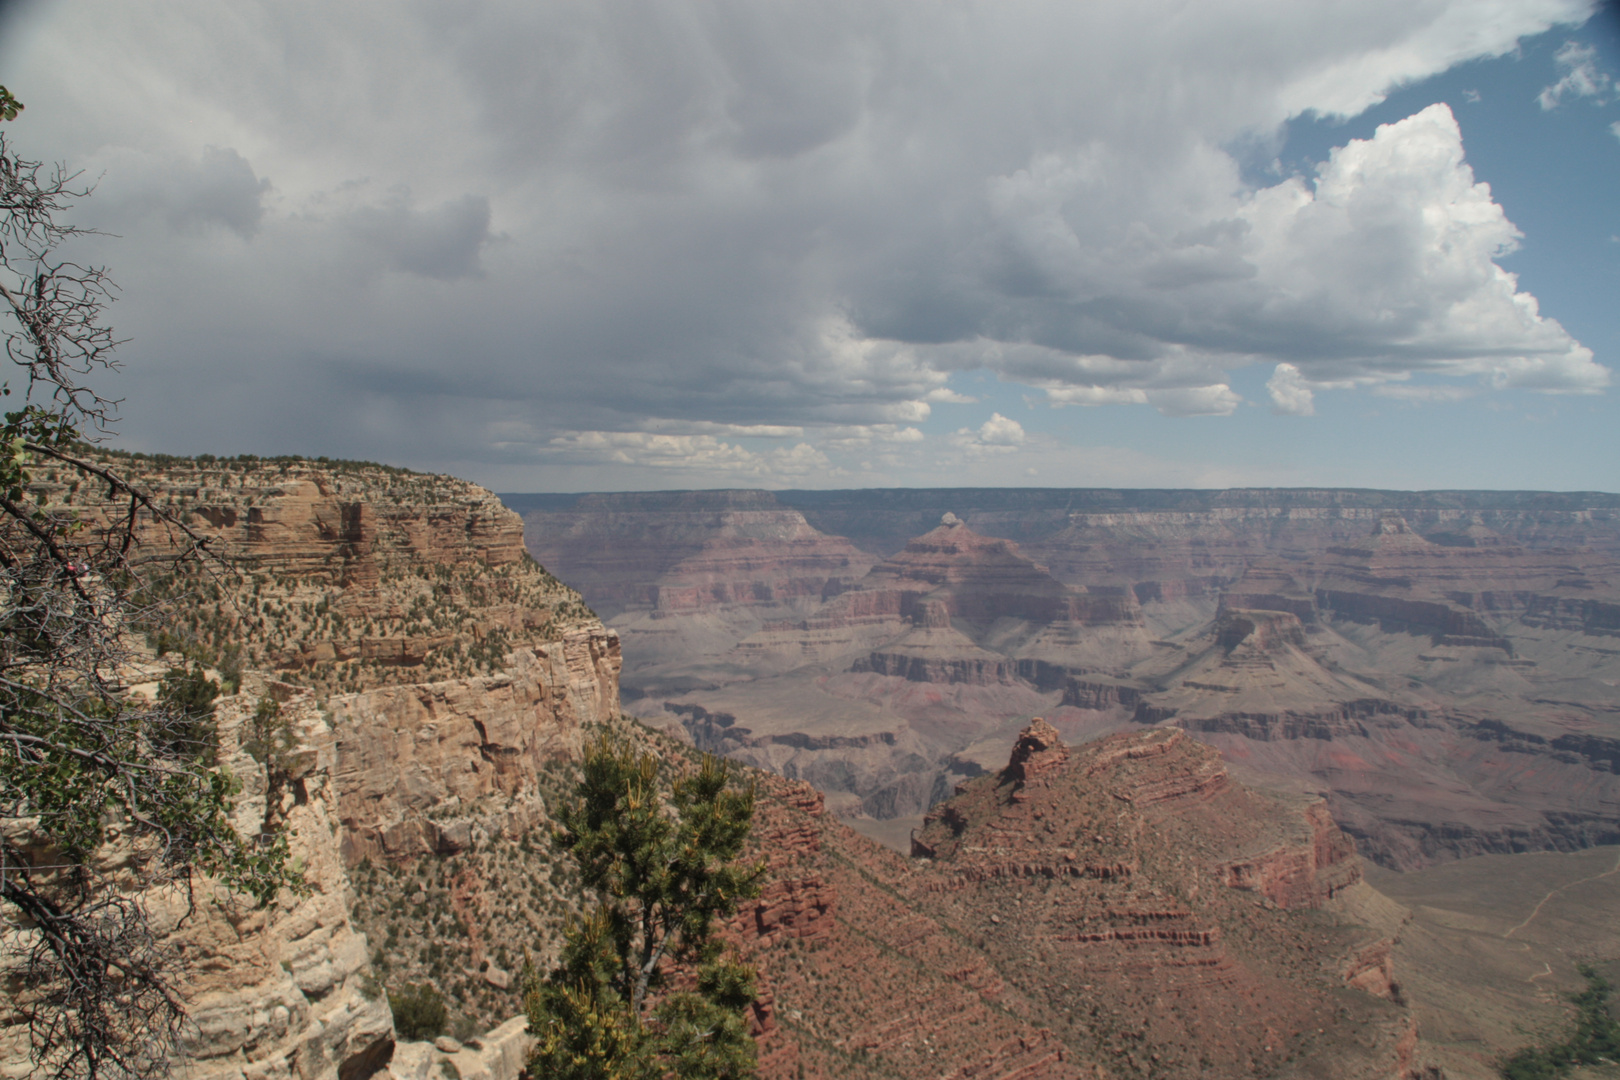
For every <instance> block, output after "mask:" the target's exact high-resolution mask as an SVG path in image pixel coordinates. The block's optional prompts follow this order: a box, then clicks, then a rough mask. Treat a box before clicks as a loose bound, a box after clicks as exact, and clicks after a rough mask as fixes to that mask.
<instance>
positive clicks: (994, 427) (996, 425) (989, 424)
mask: <svg viewBox="0 0 1620 1080" xmlns="http://www.w3.org/2000/svg"><path fill="white" fill-rule="evenodd" d="M979 441H980V442H982V443H987V444H990V445H993V446H1017V445H1018V444H1019V443H1021V442H1023V441H1024V425H1023V424H1020V423H1019V422H1018V421H1016V420H1011V419H1008V418H1007V417H1005V416H1002V415H1001V414H1000V413H991V414H990V419H988V420H986V421H985V422H984V423H983V424H981V425H979Z"/></svg>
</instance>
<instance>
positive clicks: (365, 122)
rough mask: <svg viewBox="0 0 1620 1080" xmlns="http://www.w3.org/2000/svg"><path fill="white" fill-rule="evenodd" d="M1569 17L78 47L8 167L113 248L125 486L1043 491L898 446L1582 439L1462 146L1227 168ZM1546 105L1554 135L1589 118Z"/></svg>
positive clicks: (824, 11) (46, 73) (721, 25)
mask: <svg viewBox="0 0 1620 1080" xmlns="http://www.w3.org/2000/svg"><path fill="white" fill-rule="evenodd" d="M1590 9H1591V4H1590V3H1589V2H1588V0H1523V2H1517V3H1510V2H1503V0H1418V2H1411V0H1376V2H1368V3H1363V4H1357V5H1336V6H1327V5H1300V4H1291V3H1287V2H1285V0H1227V2H1221V3H1213V2H1212V3H1207V4H1200V5H1193V6H1188V5H1184V4H1176V3H1171V2H1169V0H1162V2H1150V3H1141V4H1135V5H1129V6H1126V5H1074V4H1069V3H1057V2H1055V0H1053V2H1030V3H1013V4H1003V3H988V2H984V3H969V4H963V5H958V6H955V7H951V8H949V9H939V8H927V7H921V6H918V5H913V4H906V3H902V2H899V0H884V2H877V3H874V2H871V0H862V2H860V3H856V2H854V0H849V2H841V3H840V2H834V3H829V4H825V5H814V6H804V5H799V6H789V7H786V8H779V9H765V8H761V7H759V6H758V5H752V4H740V3H716V2H708V3H704V2H698V0H687V2H681V3H674V4H667V5H644V4H636V3H617V2H612V0H606V2H603V3H597V4H590V5H578V4H566V3H561V2H545V3H516V2H515V0H514V2H511V3H489V4H479V5H461V4H427V3H421V4H410V5H403V6H399V7H395V8H391V9H389V11H388V15H387V16H386V17H379V16H378V14H377V11H378V9H376V8H374V7H371V6H369V5H362V4H357V3H321V4H315V3H312V2H307V3H297V4H277V5H274V6H271V5H265V4H255V3H250V2H247V0H210V2H207V3H204V2H202V0H179V2H176V3H173V4H170V5H166V7H165V10H164V14H163V18H161V19H157V18H153V17H151V16H150V13H144V12H141V11H139V10H136V9H133V8H130V7H128V6H126V5H118V4H115V3H111V2H109V0H96V2H90V0H78V2H67V3H60V4H52V5H49V6H40V7H38V8H36V9H34V10H33V11H32V13H31V14H29V15H28V16H27V18H26V19H25V20H24V22H23V23H21V24H19V25H20V26H21V32H19V33H17V34H15V35H13V36H14V37H15V39H16V40H18V41H20V42H23V43H24V44H25V46H26V47H25V48H23V49H21V50H20V51H19V52H18V53H15V54H11V55H7V56H6V57H5V59H6V61H7V67H8V71H15V72H16V75H15V77H14V81H15V82H16V84H17V85H18V87H26V93H22V91H19V92H20V94H21V96H24V98H25V100H27V101H28V102H29V110H28V112H27V113H26V114H25V115H26V118H27V120H28V124H27V125H26V126H23V125H21V124H19V125H16V126H15V130H14V132H13V133H12V137H13V138H14V139H16V140H18V141H19V142H20V143H22V144H23V145H24V147H25V149H27V150H31V151H32V152H34V153H36V154H39V155H42V156H62V157H65V158H68V159H70V160H72V161H73V162H74V163H75V164H76V165H78V166H80V167H83V168H85V169H86V170H87V171H88V172H89V173H91V174H94V175H100V176H101V180H100V190H99V192H98V195H97V197H96V199H95V200H94V202H93V203H92V204H91V205H90V206H89V207H88V208H87V213H88V214H89V217H90V219H91V223H93V224H96V225H99V226H101V227H103V228H105V229H107V230H108V231H110V232H113V233H118V234H120V235H121V237H122V239H121V240H120V241H118V242H117V243H115V244H110V245H107V246H105V247H102V248H99V249H98V250H97V251H96V252H95V254H96V255H97V256H98V257H101V258H103V259H105V260H106V261H108V262H110V263H112V264H113V266H114V269H115V272H116V275H117V277H118V279H119V280H120V282H121V283H122V285H123V286H124V290H125V301H124V303H123V304H121V305H120V309H119V310H117V311H116V312H115V314H116V316H117V319H118V324H119V328H120V331H121V333H125V334H128V335H129V336H131V337H132V338H133V339H134V341H135V344H133V345H132V346H131V347H130V348H129V349H127V350H126V353H127V359H128V360H129V361H130V363H131V364H132V365H134V366H135V367H136V368H137V369H139V370H140V371H142V372H143V375H142V378H141V380H140V381H136V382H133V383H132V384H131V390H130V394H131V398H132V404H133V405H134V406H136V407H135V408H132V409H131V410H129V415H130V420H129V421H128V422H127V424H126V431H127V433H128V434H129V435H130V436H131V438H132V440H133V441H134V442H136V443H137V444H146V445H148V446H151V447H153V448H158V449H172V450H179V451H187V450H203V449H210V448H223V447H225V446H227V445H229V444H238V445H239V444H240V443H241V442H242V440H244V439H246V440H247V441H248V442H249V443H252V444H254V445H255V446H262V445H265V444H266V441H267V440H274V441H275V444H276V446H277V447H278V448H288V449H307V450H308V451H309V452H324V453H339V454H350V455H354V456H368V457H386V458H389V459H391V460H400V461H406V462H410V463H413V464H419V465H440V464H445V463H450V462H457V463H471V464H472V465H473V467H474V468H478V469H486V470H487V471H488V474H489V475H492V476H494V475H517V473H518V471H519V470H524V469H527V470H534V471H535V475H549V476H557V477H561V476H565V475H570V474H569V470H570V469H573V470H575V472H576V473H577V475H579V476H581V477H584V476H599V475H606V474H605V473H603V472H602V471H601V470H604V469H615V468H616V469H620V470H621V475H642V476H648V477H662V476H666V475H667V476H671V477H674V478H677V479H675V480H674V482H677V483H701V482H714V481H715V480H717V479H718V480H724V479H725V478H727V477H734V478H736V480H737V481H738V482H747V483H758V484H775V485H781V484H792V485H794V486H814V484H816V483H831V482H836V481H838V479H839V478H841V477H849V476H857V475H860V474H861V471H862V470H866V472H867V473H869V474H871V475H878V476H885V477H902V476H918V475H923V474H924V473H929V472H931V473H932V474H937V475H941V476H954V475H960V474H961V471H962V470H964V469H965V470H968V471H969V472H971V470H973V469H976V468H981V467H983V468H989V467H990V465H989V464H987V463H990V462H997V463H1003V464H1004V463H1006V462H1010V461H1012V460H1013V459H1014V458H1017V459H1018V460H1019V461H1023V460H1024V459H1025V458H1026V457H1027V458H1029V460H1030V462H1031V464H1030V465H1029V466H1028V468H1035V467H1036V465H1035V461H1036V458H1035V457H1033V456H1031V455H1037V454H1038V453H1040V452H1042V447H1043V446H1045V447H1046V449H1048V450H1050V449H1051V448H1050V447H1049V446H1047V445H1046V442H1044V441H1043V439H1042V438H1040V437H1037V436H1035V435H1031V434H1028V433H1026V431H1025V429H1024V427H1023V426H1022V425H1020V424H1019V422H1018V421H1017V420H1012V419H1009V418H1007V417H1005V416H1003V415H1002V414H1001V413H1000V412H992V411H991V410H990V408H989V407H984V408H983V409H982V411H979V412H977V414H976V416H975V417H974V423H972V424H969V425H968V426H966V427H960V428H959V429H958V430H955V434H949V433H948V432H940V433H938V434H935V435H929V436H927V437H924V434H923V432H922V430H921V429H919V427H918V426H917V425H919V424H924V423H925V422H926V421H928V420H929V419H930V416H931V414H932V413H933V412H934V410H935V409H936V408H937V407H940V405H941V403H942V402H951V401H967V400H968V398H966V397H965V396H964V394H963V393H962V392H961V389H960V388H953V386H952V385H951V379H952V378H953V376H959V375H961V374H963V373H973V372H988V373H991V374H993V375H994V376H996V377H997V378H999V379H1001V380H1003V381H1006V382H1010V383H1016V384H1020V385H1023V386H1025V387H1028V388H1030V391H1031V393H1032V395H1034V397H1035V398H1036V399H1038V400H1040V401H1043V402H1044V403H1046V404H1049V405H1052V406H1056V407H1072V406H1110V405H1132V404H1135V405H1147V406H1149V407H1151V408H1154V409H1156V410H1158V411H1159V412H1160V413H1163V414H1166V415H1172V416H1194V415H1214V416H1221V415H1227V414H1231V413H1233V412H1234V411H1235V410H1237V409H1238V408H1239V407H1240V405H1241V404H1242V403H1243V398H1242V396H1241V395H1240V394H1239V393H1238V392H1237V391H1236V390H1235V389H1234V388H1233V386H1232V380H1231V373H1232V372H1233V371H1236V370H1238V369H1241V368H1245V367H1249V366H1251V365H1258V366H1262V367H1263V368H1265V369H1266V370H1268V371H1270V372H1271V375H1270V381H1269V382H1268V383H1267V388H1268V392H1269V397H1270V400H1269V402H1266V404H1268V405H1269V406H1270V407H1271V408H1272V409H1273V410H1275V411H1278V412H1282V413H1287V414H1292V415H1310V414H1311V412H1312V411H1313V409H1314V407H1315V401H1316V396H1317V395H1319V394H1321V393H1324V392H1329V391H1345V392H1353V391H1355V390H1357V389H1358V388H1360V389H1370V390H1372V391H1374V392H1376V393H1379V394H1382V395H1386V396H1391V397H1395V398H1399V399H1403V400H1419V399H1423V398H1424V397H1425V395H1427V396H1429V397H1432V398H1442V399H1443V398H1445V397H1446V396H1447V395H1450V396H1453V397H1455V396H1457V395H1466V394H1473V393H1488V392H1490V391H1492V390H1495V389H1501V388H1523V389H1530V390H1536V391H1543V392H1547V393H1557V394H1590V393H1596V392H1600V391H1602V390H1603V389H1604V388H1605V387H1606V386H1607V385H1608V381H1609V372H1608V370H1607V369H1606V368H1604V367H1603V366H1601V365H1599V364H1598V363H1596V362H1595V361H1594V359H1593V356H1592V353H1591V351H1590V350H1589V349H1587V348H1585V347H1584V346H1583V345H1582V344H1581V343H1579V342H1577V341H1575V340H1574V339H1573V338H1572V337H1571V336H1570V335H1569V334H1568V333H1567V332H1565V330H1564V329H1563V328H1562V327H1561V326H1560V325H1559V324H1558V323H1557V322H1556V321H1553V320H1551V319H1548V318H1545V317H1543V316H1542V315H1540V313H1539V311H1538V306H1537V303H1536V300H1535V298H1534V297H1533V296H1531V295H1529V294H1528V293H1526V292H1523V291H1520V290H1519V289H1518V287H1517V282H1516V280H1515V279H1514V277H1513V275H1512V274H1509V273H1507V272H1505V271H1503V270H1502V269H1501V268H1500V267H1499V266H1498V265H1497V264H1496V261H1495V260H1496V259H1497V258H1498V257H1500V256H1501V255H1502V254H1504V253H1506V252H1508V251H1510V250H1512V249H1513V247H1514V245H1515V244H1516V243H1517V242H1518V240H1519V234H1518V231H1517V229H1516V228H1515V227H1514V226H1513V224H1512V223H1511V222H1510V221H1509V220H1508V218H1507V217H1506V215H1505V214H1504V213H1503V211H1502V209H1501V208H1500V206H1498V205H1497V204H1496V203H1495V202H1494V201H1493V200H1492V197H1491V193H1490V191H1489V189H1488V187H1487V186H1486V185H1483V184H1480V183H1478V182H1476V179H1475V177H1474V175H1473V173H1472V171H1471V170H1470V169H1469V167H1468V165H1467V162H1466V160H1465V157H1464V150H1463V144H1462V139H1461V134H1460V132H1459V130H1458V127H1457V123H1456V121H1455V119H1454V118H1453V116H1452V114H1451V112H1450V110H1449V109H1447V108H1446V106H1444V105H1435V106H1432V107H1430V108H1428V109H1425V110H1423V111H1421V112H1419V113H1417V114H1416V115H1414V116H1411V117H1409V118H1407V119H1405V120H1403V121H1401V122H1399V123H1395V124H1389V125H1386V126H1384V127H1382V128H1380V129H1379V130H1378V132H1377V134H1376V135H1374V136H1373V137H1372V138H1371V139H1366V140H1356V141H1350V142H1348V143H1347V144H1346V145H1344V146H1342V147H1340V148H1339V149H1337V150H1336V151H1335V152H1334V153H1333V154H1332V156H1331V157H1330V159H1329V160H1327V161H1326V162H1324V163H1323V165H1322V166H1321V168H1320V169H1319V170H1318V171H1317V173H1316V174H1315V175H1310V176H1287V177H1278V178H1276V180H1275V182H1274V183H1270V184H1269V185H1266V186H1258V187H1257V186H1254V185H1252V184H1249V183H1246V182H1245V181H1244V179H1243V168H1242V166H1243V161H1242V158H1243V156H1244V155H1247V154H1253V153H1256V152H1261V151H1263V150H1264V148H1265V147H1266V146H1267V145H1268V140H1273V139H1275V138H1276V135H1277V132H1278V129H1279V125H1281V124H1282V123H1283V122H1284V121H1285V120H1287V119H1288V118H1290V117H1294V116H1298V115H1300V114H1302V113H1305V112H1307V111H1315V112H1317V113H1321V114H1341V115H1349V114H1354V113H1357V112H1359V111H1360V110H1362V109H1364V108H1365V107H1367V106H1368V105H1369V104H1371V103H1373V102H1375V101H1377V100H1379V99H1380V97H1381V96H1382V95H1383V94H1385V93H1386V92H1388V91H1389V90H1390V89H1391V88H1392V87H1393V86H1396V85H1399V84H1401V83H1405V82H1410V81H1413V80H1416V79H1420V78H1422V77H1425V76H1427V75H1430V74H1433V73H1435V72H1438V71H1442V70H1446V69H1447V68H1449V67H1451V66H1453V65H1455V64H1457V63H1459V62H1462V61H1465V60H1467V59H1471V58H1476V57H1483V56H1492V55H1499V54H1502V53H1504V52H1507V51H1509V50H1511V49H1513V48H1514V47H1515V44H1516V42H1517V41H1518V40H1519V39H1520V38H1522V37H1524V36H1526V35H1531V34H1535V33H1539V32H1542V31H1544V30H1546V29H1548V28H1549V27H1551V26H1553V25H1556V24H1559V23H1570V22H1577V21H1579V20H1580V19H1582V18H1584V17H1585V16H1586V15H1587V14H1588V13H1589V12H1590ZM1561 62H1562V64H1563V69H1564V70H1566V71H1567V76H1566V79H1565V82H1566V83H1568V85H1567V86H1566V85H1565V83H1559V84H1557V86H1555V87H1550V88H1549V90H1548V91H1547V93H1548V95H1550V97H1549V99H1548V100H1549V101H1550V102H1551V104H1550V105H1547V103H1546V102H1544V105H1547V107H1549V108H1550V107H1553V106H1556V104H1557V103H1558V101H1559V100H1560V96H1561V95H1562V96H1569V95H1577V96H1578V95H1582V94H1587V93H1588V89H1589V87H1588V84H1589V83H1592V81H1593V80H1594V79H1596V78H1598V76H1597V75H1596V74H1594V73H1593V70H1592V69H1590V57H1588V56H1584V55H1581V54H1579V53H1578V51H1577V52H1574V53H1569V54H1567V55H1564V54H1561ZM1583 64H1585V65H1587V66H1586V67H1582V65H1583ZM1582 80H1585V81H1582ZM1560 87H1562V89H1559V88H1560ZM1256 148H1260V150H1259V151H1257V150H1256ZM1434 379H1440V380H1444V381H1443V382H1441V383H1440V384H1438V385H1437V384H1435V383H1434V382H1433V381H1432V380H1434ZM1414 380H1418V381H1417V382H1414ZM954 407H955V406H953V408H954ZM987 413H989V414H990V415H989V417H988V419H985V416H986V414H987ZM950 415H951V417H952V418H953V419H954V418H956V417H957V416H959V415H963V416H965V415H966V413H961V414H959V413H957V412H952V413H951V414H950ZM953 428H954V425H953ZM908 432H909V433H910V434H905V433H908ZM503 470H504V471H503ZM583 482H584V483H588V481H583Z"/></svg>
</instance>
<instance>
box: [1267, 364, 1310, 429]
mask: <svg viewBox="0 0 1620 1080" xmlns="http://www.w3.org/2000/svg"><path fill="white" fill-rule="evenodd" d="M1266 390H1267V391H1269V392H1270V394H1271V411H1272V412H1274V413H1278V414H1279V415H1282V416H1314V415H1315V414H1316V395H1315V393H1314V392H1313V391H1312V390H1311V386H1310V384H1309V383H1307V382H1306V381H1305V380H1304V379H1303V378H1302V377H1301V376H1300V374H1299V368H1297V367H1295V366H1294V365H1293V364H1278V365H1277V368H1276V370H1275V371H1273V372H1272V373H1271V378H1270V379H1267V380H1266Z"/></svg>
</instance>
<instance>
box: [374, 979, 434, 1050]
mask: <svg viewBox="0 0 1620 1080" xmlns="http://www.w3.org/2000/svg"><path fill="white" fill-rule="evenodd" d="M388 1007H389V1008H390V1009H391V1010H393V1013H394V1033H395V1034H396V1035H398V1036H399V1037H400V1038H401V1039H404V1040H405V1041H407V1042H420V1041H422V1040H425V1039H436V1038H438V1037H439V1036H440V1035H443V1034H444V1024H445V1020H446V1019H448V1017H449V1010H447V1009H446V1008H445V1005H444V997H443V996H442V995H441V994H440V993H439V991H438V990H436V989H434V987H433V984H432V983H427V982H424V983H414V984H413V983H406V984H405V985H404V986H403V987H401V988H400V991H399V992H398V993H395V992H394V991H392V990H390V991H388Z"/></svg>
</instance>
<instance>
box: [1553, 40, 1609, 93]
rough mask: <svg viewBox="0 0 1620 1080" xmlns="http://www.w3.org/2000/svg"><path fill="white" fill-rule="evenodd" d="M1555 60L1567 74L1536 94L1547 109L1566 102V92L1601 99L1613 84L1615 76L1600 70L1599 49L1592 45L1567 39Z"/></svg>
mask: <svg viewBox="0 0 1620 1080" xmlns="http://www.w3.org/2000/svg"><path fill="white" fill-rule="evenodd" d="M1553 60H1554V61H1555V62H1556V63H1557V64H1558V67H1559V68H1560V69H1562V71H1563V72H1564V75H1563V77H1562V78H1560V79H1559V80H1558V81H1557V82H1555V83H1553V84H1552V85H1551V86H1547V87H1543V88H1542V91H1541V93H1539V94H1537V95H1536V101H1537V102H1538V103H1540V105H1541V107H1542V109H1544V110H1551V109H1556V108H1557V107H1558V106H1559V105H1560V104H1562V103H1563V99H1564V96H1565V95H1566V94H1567V95H1569V96H1571V97H1588V98H1599V99H1601V98H1602V97H1603V95H1604V94H1605V93H1607V92H1608V90H1609V88H1610V87H1611V86H1613V85H1614V83H1613V80H1611V79H1610V78H1609V76H1608V75H1607V74H1606V73H1604V72H1603V71H1601V70H1599V68H1598V66H1597V50H1596V49H1594V48H1592V46H1590V45H1582V44H1580V43H1579V42H1576V41H1566V42H1565V43H1564V47H1563V48H1561V49H1559V50H1558V53H1557V55H1555V56H1554V57H1553Z"/></svg>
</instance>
